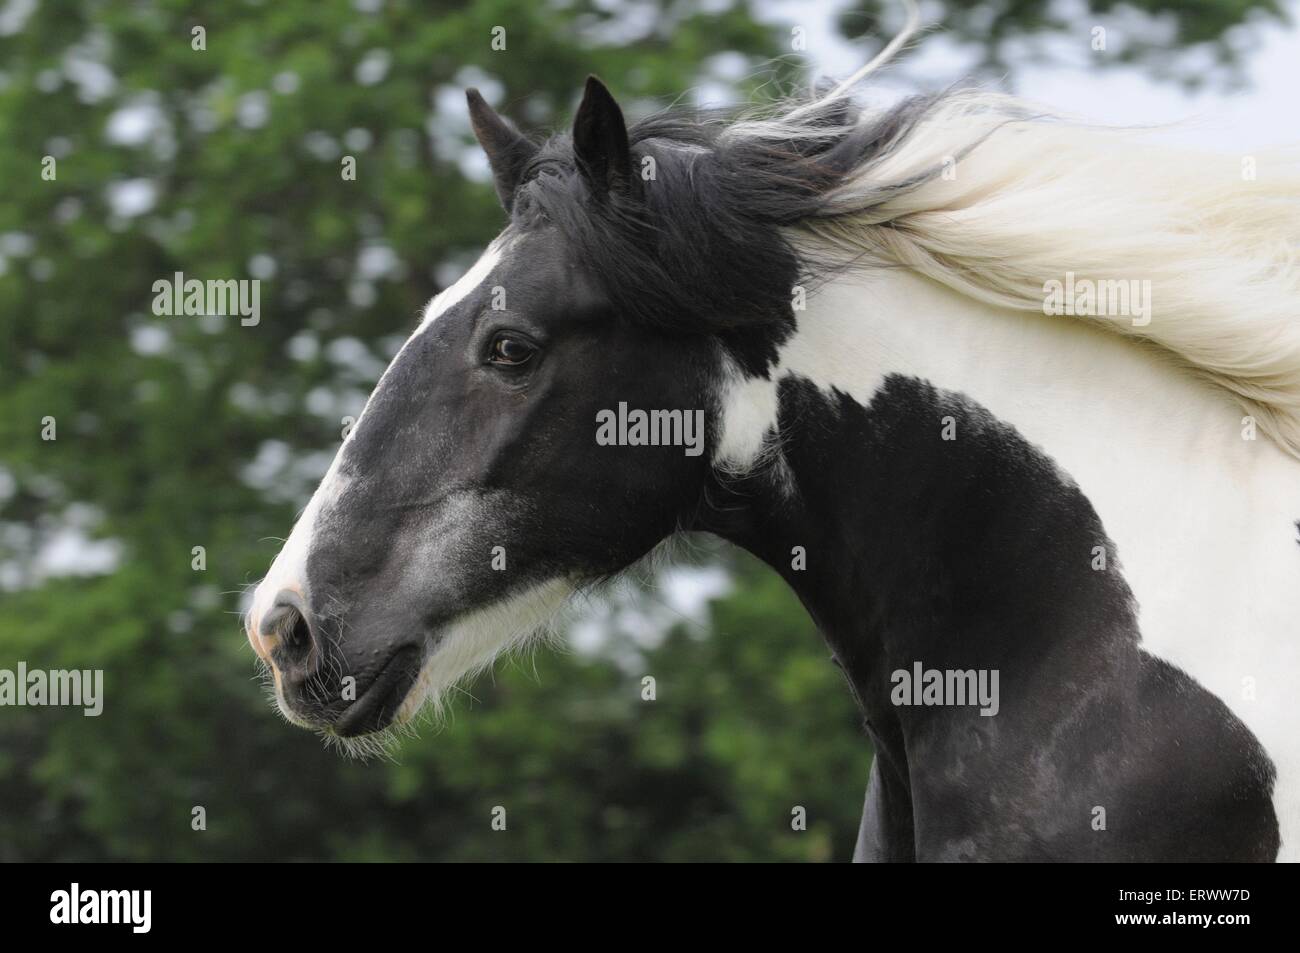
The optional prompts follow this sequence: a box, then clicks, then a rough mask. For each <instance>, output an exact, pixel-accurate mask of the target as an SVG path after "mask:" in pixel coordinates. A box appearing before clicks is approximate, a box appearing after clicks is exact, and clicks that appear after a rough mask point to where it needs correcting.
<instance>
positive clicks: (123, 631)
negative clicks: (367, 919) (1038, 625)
mask: <svg viewBox="0 0 1300 953" xmlns="http://www.w3.org/2000/svg"><path fill="white" fill-rule="evenodd" d="M953 6H954V8H964V6H965V5H964V4H953ZM1022 6H1023V5H1022ZM1030 6H1033V5H1030ZM1214 6H1215V5H1213V4H1209V5H1207V4H1198V5H1197V8H1198V9H1206V10H1209V9H1211V8H1213V7H1214ZM1225 6H1226V5H1225ZM1233 6H1235V5H1233ZM1242 6H1243V7H1245V6H1248V5H1244V4H1243V5H1242ZM5 9H6V10H7V11H8V12H7V13H6V15H5V16H4V17H2V18H0V143H3V145H0V183H3V189H4V193H3V194H4V200H3V201H2V202H0V668H9V669H12V668H14V667H16V665H17V663H18V661H19V660H23V661H25V662H26V663H27V664H28V665H29V666H31V667H35V668H78V669H93V668H100V669H103V670H104V671H105V694H106V698H105V703H104V711H103V714H102V715H101V716H100V717H97V718H87V717H84V716H83V715H82V713H81V711H80V710H79V709H51V708H14V707H6V708H3V709H0V859H4V860H13V859H45V860H67V859H81V860H98V859H109V858H122V859H132V860H155V859H183V860H199V859H220V860H227V859H237V858H243V859H323V858H356V859H379V858H401V859H417V858H424V859H428V858H441V859H477V858H486V859H506V858H510V859H534V860H538V859H548V858H565V859H573V860H583V859H598V858H605V859H615V858H617V859H652V858H655V859H680V860H686V859H705V858H710V859H770V858H783V859H812V860H817V859H831V858H837V859H843V858H845V857H847V856H848V854H849V852H850V851H851V849H852V843H853V837H854V833H855V830H856V824H857V817H858V813H859V808H860V803H861V801H860V798H861V792H862V789H863V785H864V783H865V780H866V774H867V769H868V766H869V762H870V751H869V748H868V747H867V746H866V744H865V743H864V741H863V739H862V735H861V732H860V728H859V724H858V717H857V715H856V713H855V712H854V710H853V708H852V704H851V702H850V700H849V697H848V693H847V692H846V691H845V690H843V687H842V685H841V684H840V677H839V675H838V673H837V672H836V670H835V669H834V667H833V666H832V665H830V664H829V663H828V661H827V653H826V650H825V648H824V647H823V646H822V644H821V641H820V639H819V637H818V636H817V635H816V633H815V632H814V631H813V628H812V625H811V623H810V622H809V620H808V619H807V617H806V615H805V613H804V612H803V610H802V609H801V608H800V607H799V606H798V604H797V603H796V602H795V600H794V599H793V597H792V596H791V595H790V594H789V593H788V592H787V591H786V589H785V588H784V586H783V584H782V583H780V581H779V580H778V579H777V578H776V577H775V576H773V575H772V574H771V573H770V572H768V571H766V570H762V569H760V568H759V567H757V566H755V565H754V564H753V563H751V562H750V561H748V560H745V559H739V557H729V558H735V559H738V562H737V563H736V565H735V575H736V588H735V590H734V592H733V594H732V595H730V596H727V597H725V598H723V599H720V600H718V601H717V602H715V603H714V605H713V606H712V608H711V618H710V624H709V626H708V630H709V635H708V637H704V636H703V634H702V633H701V631H699V630H697V629H696V628H695V627H693V626H690V625H681V626H678V627H676V628H674V629H673V630H672V631H671V632H670V633H669V635H668V637H667V638H666V640H665V641H664V642H663V643H662V644H660V645H658V646H656V647H653V648H644V647H637V646H636V645H634V644H633V643H632V642H631V641H630V639H629V638H628V637H627V636H626V635H620V634H618V633H617V632H616V633H614V634H613V635H612V636H611V645H610V648H609V651H607V652H604V653H600V654H595V655H592V654H577V653H573V652H553V651H543V652H539V653H537V654H536V655H535V657H534V658H531V659H526V660H524V661H519V662H515V663H511V664H506V665H503V666H499V670H498V673H497V675H496V677H495V678H483V679H480V680H479V681H478V682H477V683H476V684H475V685H474V686H472V687H471V689H470V692H471V694H472V696H473V700H471V698H470V696H469V695H467V697H466V699H465V700H464V701H463V702H461V703H459V704H458V705H457V706H456V712H455V716H454V717H453V719H452V720H451V721H450V723H449V724H447V725H446V726H444V727H443V728H442V729H441V730H438V731H430V732H426V733H425V736H424V737H423V738H422V739H421V740H419V741H411V742H408V743H407V744H406V745H405V746H404V747H403V748H402V749H401V752H400V754H399V760H398V761H396V762H378V763H370V764H360V763H356V762H350V761H346V760H343V759H342V758H340V757H338V756H337V755H336V754H334V753H332V752H329V751H326V750H325V749H324V748H323V747H322V746H321V744H320V742H319V741H318V740H317V739H316V738H314V737H312V736H310V735H309V734H307V733H305V732H302V731H300V730H298V729H294V728H290V727H288V726H286V725H285V724H283V723H282V722H281V721H280V720H279V719H278V718H276V717H275V716H274V715H273V714H272V713H271V711H270V709H269V707H268V705H267V703H266V699H265V698H264V696H263V690H262V689H261V687H260V686H259V684H258V681H257V678H256V677H255V666H254V661H253V656H252V652H251V650H250V649H249V648H248V646H247V644H246V643H245V641H244V639H243V636H242V633H241V631H240V627H239V624H238V619H237V612H238V609H239V607H240V602H239V598H240V593H241V590H242V589H243V588H244V587H245V586H246V585H247V584H249V583H251V582H253V581H255V580H256V579H257V578H258V577H259V576H260V574H261V573H262V572H263V571H264V570H265V568H266V566H267V565H268V564H269V562H270V560H271V558H272V557H273V555H274V553H275V551H276V549H277V548H278V540H277V539H276V537H278V536H283V535H285V534H287V532H288V529H289V527H290V526H291V524H292V521H293V518H294V515H295V511H296V509H297V508H298V507H299V506H301V505H302V503H303V502H304V501H305V499H306V497H307V495H308V493H309V492H310V489H311V487H312V486H313V485H314V482H315V480H316V479H318V478H319V476H320V475H321V473H323V471H324V468H325V466H326V464H327V462H328V460H329V457H330V455H331V454H332V453H333V451H334V449H335V448H336V447H337V445H338V443H339V440H340V431H341V428H342V427H343V426H344V424H345V418H347V417H348V416H355V415H356V414H357V413H358V412H359V410H360V408H361V405H362V403H363V401H364V398H365V395H366V393H367V391H368V389H369V388H370V386H371V385H372V384H373V382H374V380H375V378H376V376H377V372H378V369H379V368H381V367H382V366H383V363H384V362H385V361H386V360H387V358H388V357H389V356H390V355H391V354H392V353H393V352H394V351H395V349H396V347H397V345H398V343H399V342H400V340H401V339H402V337H403V336H404V335H405V333H406V332H408V331H409V329H410V328H411V327H412V326H413V323H414V320H415V316H416V314H417V312H418V311H419V309H420V308H421V306H422V305H423V304H424V303H425V302H426V301H427V300H428V298H429V297H430V296H431V295H432V294H433V293H434V292H436V291H437V290H438V289H439V287H441V286H442V285H443V284H445V283H446V282H447V281H448V280H449V278H451V277H453V276H454V275H455V274H456V273H457V268H458V267H459V266H460V265H463V263H464V262H465V261H466V259H467V258H468V257H470V256H472V255H473V254H474V252H475V251H476V250H477V249H479V248H480V247H481V246H482V245H483V244H484V243H485V242H486V241H487V240H489V239H490V238H491V236H492V235H493V234H495V232H496V231H497V230H498V229H499V227H500V225H501V222H502V216H501V213H500V211H499V210H498V208H497V206H496V203H495V200H494V197H493V195H492V190H491V187H490V185H489V184H487V182H486V179H485V177H484V176H482V175H481V174H475V168H474V161H475V160H474V159H472V158H466V156H471V157H472V156H473V152H472V151H470V150H469V145H470V142H471V139H470V136H469V131H468V123H467V121H466V118H465V115H464V107H463V99H462V91H463V88H464V86H466V85H469V84H471V83H478V84H480V85H482V86H484V88H485V89H486V90H487V91H488V93H489V95H490V96H491V97H492V98H493V100H494V101H495V102H497V103H499V104H504V110H505V111H506V112H507V114H509V115H511V116H513V117H514V118H516V119H517V120H519V121H520V122H521V123H522V124H523V125H525V126H527V127H530V128H547V127H551V126H553V125H556V124H558V123H559V122H560V121H561V120H562V119H564V118H565V117H567V116H568V115H569V113H570V110H571V109H572V106H573V105H574V102H575V100H576V97H577V94H578V91H579V89H580V85H581V80H582V78H583V77H584V76H585V75H586V74H587V73H588V72H596V73H599V74H601V75H602V76H604V78H605V79H606V80H608V81H609V82H610V84H611V86H612V87H613V88H614V89H615V90H616V91H617V92H618V94H619V95H620V97H621V98H622V99H623V100H624V101H625V102H626V103H628V104H629V106H630V111H632V112H634V113H638V112H645V111H647V110H649V109H651V108H654V107H655V106H658V105H663V104H665V103H667V102H670V101H672V100H675V99H676V98H677V97H678V96H679V95H680V94H681V92H682V91H683V90H684V89H688V88H690V87H691V86H693V85H694V84H695V83H697V82H699V81H702V80H705V79H708V78H710V77H709V69H710V66H709V64H710V63H711V59H710V57H712V56H713V55H714V54H716V53H719V52H721V51H736V52H739V53H741V54H744V55H745V56H747V57H749V61H750V62H751V63H755V64H757V63H759V62H763V61H766V60H767V59H768V58H769V57H774V56H778V55H780V54H781V53H782V52H785V50H784V49H783V47H782V45H781V44H782V40H781V36H782V34H781V31H779V30H776V29H774V28H772V27H771V26H767V25H762V24H760V23H759V22H758V21H757V20H756V19H755V17H754V15H753V12H752V10H751V9H750V8H749V6H748V5H747V4H746V3H744V2H740V3H720V4H705V5H699V6H697V5H693V4H679V3H674V2H670V0H641V2H636V3H628V4H625V5H622V6H620V7H617V8H612V7H611V6H610V4H608V3H598V2H594V0H567V2H562V0H554V2H550V3H538V2H532V0H475V2H474V3H472V4H467V3H451V2H445V0H435V2H427V3H426V2H415V0H390V2H387V3H380V2H377V0H356V2H353V3H349V2H342V0H311V2H307V0H265V2H231V3H222V4H213V3H197V2H185V0H142V2H134V3H116V2H108V0H103V2H99V0H84V2H81V3H73V2H67V3H44V4H40V5H38V6H36V7H34V9H30V10H29V9H27V5H25V4H10V5H8V6H7V7H6V8H5ZM15 11H17V12H15ZM1206 15H1207V16H1208V15H1209V14H1208V13H1207V14H1206ZM494 27H504V28H505V40H506V44H505V49H504V50H501V49H494V48H493V45H492V39H493V30H494ZM200 41H201V42H200ZM761 78H762V77H761V76H760V77H759V79H761ZM757 81H758V79H756V80H755V82H757ZM348 157H351V158H352V159H354V160H355V170H356V173H355V178H348V177H345V175H344V174H343V172H344V169H345V165H346V162H347V159H348ZM467 170H468V172H469V173H470V174H468V175H467ZM480 171H481V170H480ZM176 272H182V273H183V274H184V275H186V276H187V277H199V278H246V277H258V278H261V279H263V280H262V288H261V291H262V293H261V302H260V304H261V319H260V322H259V323H258V324H257V325H256V326H242V325H241V324H240V322H239V320H238V318H235V317H226V318H218V317H212V318H208V317H160V316H157V315H155V314H154V313H153V311H152V308H151V304H152V301H153V297H154V293H153V291H152V285H153V283H154V282H155V281H157V280H159V279H167V278H170V277H171V276H172V275H173V274H174V273H176ZM50 418H52V419H53V421H54V424H55V426H56V428H57V430H56V436H57V439H54V440H47V439H42V429H43V426H44V424H43V421H46V420H47V419H50ZM69 540H71V541H72V542H71V543H69ZM105 546H107V547H108V548H106V549H105V548H103V547H105ZM69 547H71V548H72V549H73V550H76V551H77V552H78V553H79V555H80V556H81V557H83V558H84V557H85V556H86V554H88V553H94V552H98V553H100V555H101V556H103V557H104V558H103V559H102V560H101V562H100V563H99V565H98V566H97V567H96V566H84V567H83V569H82V571H79V572H77V573H73V574H71V575H69V574H67V573H66V572H63V573H51V572H50V571H49V568H50V567H49V565H48V564H47V561H46V560H47V557H48V554H49V553H50V552H51V551H52V550H53V551H58V550H60V549H63V550H66V549H68V548H69ZM196 547H202V552H203V560H204V564H203V567H202V568H195V566H196V556H195V548H196ZM616 658H617V659H618V660H619V661H617V662H616V661H615V659H616ZM629 658H630V659H632V661H631V662H629V661H628V659H629ZM644 675H652V676H654V677H655V679H656V684H657V698H656V699H655V700H654V701H646V700H643V699H642V697H641V679H642V677H643V676H644ZM498 805H499V806H503V807H505V808H506V811H507V830H506V831H504V832H502V831H494V830H493V829H492V827H491V825H490V820H491V812H492V809H493V808H494V807H495V806H498ZM796 806H801V807H803V808H805V809H806V810H807V815H808V829H807V831H804V832H795V831H793V830H791V811H792V809H794V808H795V807H796ZM195 807H202V808H203V809H204V810H205V811H206V830H202V831H196V830H193V829H192V823H191V821H192V816H193V813H192V812H193V810H194V808H195Z"/></svg>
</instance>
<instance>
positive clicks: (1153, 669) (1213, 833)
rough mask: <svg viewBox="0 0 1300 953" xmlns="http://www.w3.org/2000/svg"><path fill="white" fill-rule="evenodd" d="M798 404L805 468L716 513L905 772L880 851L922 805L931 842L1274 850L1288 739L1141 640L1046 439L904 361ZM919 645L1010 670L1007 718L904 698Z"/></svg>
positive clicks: (1024, 847)
mask: <svg viewBox="0 0 1300 953" xmlns="http://www.w3.org/2000/svg"><path fill="white" fill-rule="evenodd" d="M779 418H780V445H781V456H782V458H783V461H784V466H783V467H782V468H780V470H779V471H778V470H777V469H772V470H770V471H767V473H766V474H757V475H755V476H753V477H751V478H749V479H748V480H745V481H741V482H740V483H739V484H737V483H729V482H723V481H720V482H719V485H718V486H717V487H716V488H714V489H713V491H712V492H711V499H712V500H713V501H714V502H715V506H714V507H713V509H712V511H711V512H710V513H709V514H708V516H707V518H706V520H705V522H706V523H708V524H709V525H708V528H710V529H713V530H714V531H716V532H719V533H720V534H722V535H724V536H727V537H729V538H731V539H733V540H735V541H737V542H739V543H740V544H741V545H744V546H746V547H747V548H749V549H751V550H752V551H754V552H755V553H757V554H758V555H759V556H761V557H762V558H764V559H765V560H766V561H768V562H769V563H770V564H771V565H772V566H773V567H774V568H775V569H777V571H778V572H780V573H781V574H782V575H783V576H784V577H785V578H786V580H787V581H788V582H789V583H790V585H791V586H792V587H793V588H794V589H795V591H796V592H798V594H799V595H800V597H801V599H802V600H803V601H804V603H805V605H807V606H808V608H809V611H810V612H811V614H812V615H813V617H814V619H815V620H816V621H817V623H818V625H819V627H820V628H821V629H822V631H823V632H824V633H825V635H826V637H827V639H828V641H829V642H830V643H831V646H832V648H833V650H834V651H835V654H836V655H837V657H838V658H839V659H840V660H841V661H842V663H843V665H844V667H845V669H846V670H847V673H848V676H849V678H850V679H851V680H852V682H853V686H854V689H855V694H856V695H857V696H858V697H859V699H860V703H861V705H862V707H863V711H864V716H865V718H866V720H867V722H868V724H869V726H870V732H871V736H872V738H873V740H874V741H875V743H876V745H877V748H878V751H879V752H880V754H881V757H882V758H883V759H884V760H883V762H882V763H885V764H888V765H889V766H891V768H892V774H890V778H892V779H893V782H892V787H891V785H889V784H884V783H880V784H878V785H877V787H876V788H874V789H873V798H874V800H873V801H869V805H868V806H869V809H870V810H869V812H868V813H869V817H870V818H874V820H873V821H872V823H876V824H886V825H890V827H889V829H888V830H877V831H874V832H871V831H868V830H867V829H866V827H865V826H864V832H863V837H864V839H865V843H866V848H865V853H866V855H868V856H871V855H896V854H897V853H898V849H897V845H898V843H899V842H900V839H901V840H908V839H910V838H911V837H912V836H913V834H912V833H911V831H912V830H913V822H915V823H914V829H915V836H916V837H917V838H918V839H917V840H916V842H915V847H916V856H917V858H918V859H985V860H987V859H1021V860H1023V859H1110V860H1178V859H1181V860H1270V859H1272V858H1273V857H1274V856H1275V855H1276V853H1277V849H1278V844H1279V840H1278V824H1277V818H1276V815H1275V813H1274V810H1273V805H1272V800H1271V793H1272V786H1273V780H1274V776H1275V772H1274V768H1273V765H1272V763H1271V761H1270V760H1269V757H1268V755H1267V753H1266V752H1265V751H1264V749H1263V748H1262V746H1261V745H1260V743H1259V741H1258V740H1257V739H1256V738H1255V737H1254V736H1253V735H1252V734H1251V732H1250V731H1249V729H1248V728H1247V727H1246V726H1245V725H1244V724H1243V723H1242V722H1241V721H1240V720H1239V719H1238V718H1237V717H1236V716H1235V715H1234V714H1233V713H1232V712H1231V710H1229V709H1228V707H1227V706H1226V705H1225V704H1224V703H1223V702H1222V701H1221V700H1220V699H1219V698H1218V697H1217V696H1215V695H1213V694H1212V693H1210V692H1209V691H1207V690H1206V689H1205V688H1203V687H1202V686H1201V685H1200V684H1198V683H1197V682H1196V681H1195V680H1194V679H1193V678H1191V677H1190V676H1189V675H1188V674H1187V673H1185V672H1183V671H1182V670H1180V669H1178V668H1176V667H1174V666H1172V665H1170V664H1168V663H1166V662H1164V661H1162V660H1160V659H1157V658H1154V657H1152V656H1151V655H1149V654H1147V653H1146V652H1145V651H1143V650H1142V647H1141V635H1140V632H1139V630H1138V623H1137V614H1136V607H1135V603H1134V600H1133V595H1132V593H1131V591H1130V590H1129V587H1128V585H1127V583H1126V582H1125V579H1124V576H1123V573H1122V569H1121V564H1120V562H1119V555H1120V554H1118V553H1116V551H1115V547H1114V544H1113V543H1112V542H1111V541H1110V540H1109V539H1108V538H1107V536H1106V533H1105V530H1104V527H1103V526H1102V524H1101V521H1100V519H1099V517H1098V515H1097V513H1096V512H1095V510H1094V509H1093V507H1092V505H1091V504H1090V503H1089V501H1088V499H1087V498H1086V497H1085V496H1084V494H1083V493H1082V491H1081V490H1080V489H1079V487H1078V486H1076V485H1075V484H1074V483H1073V482H1072V481H1071V480H1069V478H1068V477H1067V476H1066V475H1065V474H1063V473H1062V472H1061V471H1060V469H1059V468H1058V467H1057V466H1056V465H1055V464H1054V463H1053V461H1052V460H1051V459H1050V458H1049V457H1047V456H1046V455H1045V454H1044V453H1043V452H1042V451H1041V450H1040V449H1039V448H1037V447H1035V446H1033V445H1032V444H1030V443H1029V442H1028V441H1026V440H1025V439H1024V438H1023V437H1022V436H1021V435H1020V434H1019V433H1018V432H1017V431H1016V430H1015V429H1014V428H1013V427H1011V426H1009V425H1007V424H1005V423H1003V422H1001V421H999V420H997V419H995V418H994V417H993V416H992V415H991V414H989V413H988V411H987V410H985V409H984V408H982V407H980V406H978V405H977V404H975V403H974V402H972V401H970V400H969V399H966V398H964V397H963V396H961V395H958V394H953V393H950V392H944V391H940V390H937V389H936V388H934V387H933V386H931V385H929V384H928V383H926V382H923V381H920V380H916V379H914V378H906V377H902V376H897V375H895V376H891V377H890V378H888V379H887V381H886V383H885V385H884V386H883V387H882V388H881V389H880V390H879V391H878V392H877V393H876V395H875V396H874V398H873V399H872V401H871V403H870V405H869V406H867V407H863V406H861V405H860V404H858V403H857V402H855V401H854V400H852V399H851V398H849V397H847V396H846V395H843V394H840V393H835V394H834V395H833V396H827V395H826V394H824V393H822V392H821V391H820V390H819V389H818V388H817V387H816V386H814V385H813V384H812V383H811V382H809V381H807V380H803V379H799V378H787V379H785V380H783V381H782V383H781V387H780V411H779ZM946 418H951V421H948V420H946ZM946 423H950V425H951V428H955V430H950V432H951V433H952V434H953V436H955V439H952V440H945V439H944V431H945V424H946ZM778 472H780V473H783V474H786V475H788V477H789V478H792V480H793V489H794V492H793V493H792V494H791V493H788V492H785V491H783V490H782V489H781V488H780V485H779V483H778V480H777V478H776V474H777V473H778ZM796 545H798V546H803V547H805V549H806V553H807V568H806V569H804V570H803V571H797V570H794V569H793V568H792V566H791V556H790V553H791V548H792V547H793V546H796ZM1098 548H1100V551H1101V552H1104V553H1105V557H1106V568H1104V569H1100V570H1099V569H1096V568H1094V564H1095V563H1094V561H1095V559H1096V557H1097V553H1098ZM1225 637H1231V633H1225ZM916 662H920V663H922V665H923V666H924V667H925V668H926V669H939V670H960V671H966V670H971V669H976V670H984V671H990V670H996V671H998V673H999V680H1000V687H999V692H1000V711H999V712H998V714H997V715H995V716H993V717H983V716H981V715H980V714H979V712H978V708H977V707H975V706H965V707H962V706H940V707H907V706H898V705H895V704H894V701H893V699H892V698H891V689H892V687H893V684H892V682H891V676H892V673H894V672H896V671H899V670H910V669H911V668H912V666H913V664H914V663H916ZM891 792H892V793H891ZM882 799H883V801H882ZM1097 807H1101V808H1104V809H1105V811H1106V829H1105V830H1095V829H1094V828H1093V826H1092V825H1093V821H1094V818H1095V814H1094V809H1095V808H1097ZM900 811H901V812H902V813H900Z"/></svg>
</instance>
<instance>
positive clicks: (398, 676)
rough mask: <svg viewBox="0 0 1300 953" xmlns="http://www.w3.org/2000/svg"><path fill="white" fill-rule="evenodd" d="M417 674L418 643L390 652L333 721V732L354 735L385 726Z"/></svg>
mask: <svg viewBox="0 0 1300 953" xmlns="http://www.w3.org/2000/svg"><path fill="white" fill-rule="evenodd" d="M419 674H420V646H418V645H405V646H403V647H402V648H400V649H398V650H397V651H396V652H394V653H393V656H392V657H391V658H390V659H389V660H388V661H387V662H385V663H384V667H383V668H382V669H380V670H379V674H378V675H376V676H375V677H374V678H373V679H372V680H371V682H370V685H369V686H368V687H367V688H366V690H365V691H364V692H362V693H361V697H360V698H358V699H357V700H356V701H354V702H353V703H352V704H351V705H349V706H348V708H347V710H346V711H344V712H343V715H342V717H340V718H339V720H338V721H337V722H335V723H334V727H333V733H334V734H336V735H338V736H339V737H341V738H355V737H357V736H358V735H368V734H371V733H373V732H376V731H382V730H383V729H385V728H387V727H388V726H389V725H390V724H391V723H392V721H393V718H394V717H396V715H397V711H398V709H399V708H401V707H402V702H403V701H405V700H406V696H407V694H408V693H409V692H410V690H411V686H412V685H414V684H415V680H416V678H417V677H418V676H419Z"/></svg>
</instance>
